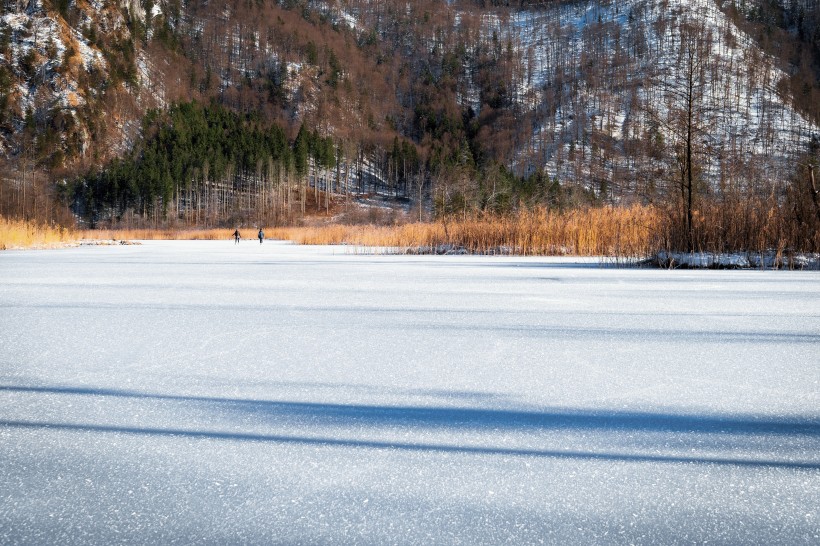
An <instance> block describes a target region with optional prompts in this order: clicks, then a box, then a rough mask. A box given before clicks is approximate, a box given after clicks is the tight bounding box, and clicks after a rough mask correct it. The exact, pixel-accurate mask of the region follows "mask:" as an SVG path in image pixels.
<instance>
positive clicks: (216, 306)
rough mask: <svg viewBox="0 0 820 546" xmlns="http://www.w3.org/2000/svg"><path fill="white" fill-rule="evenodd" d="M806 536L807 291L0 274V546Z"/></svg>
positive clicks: (515, 271) (291, 249) (22, 269)
mask: <svg viewBox="0 0 820 546" xmlns="http://www.w3.org/2000/svg"><path fill="white" fill-rule="evenodd" d="M706 541H708V542H711V543H718V544H720V543H723V544H736V543H759V544H777V543H788V544H817V543H818V542H820V273H817V272H772V271H769V272H761V271H661V270H637V269H614V268H604V267H600V266H599V264H598V263H597V262H596V261H592V262H587V263H573V261H572V260H556V259H537V258H533V259H529V258H510V257H504V258H501V257H465V256H452V257H451V256H447V257H436V256H413V257H408V256H366V255H355V254H352V253H350V252H349V250H348V249H345V248H343V247H337V248H327V247H319V248H316V247H313V248H311V247H297V246H292V245H287V244H282V243H273V242H266V243H265V244H263V245H261V246H260V245H259V244H258V243H255V242H250V241H247V242H243V243H242V244H240V245H238V246H234V245H233V242H146V243H144V244H143V245H140V246H112V247H82V248H77V249H66V250H55V251H27V252H11V251H10V252H2V253H0V543H2V544H44V543H51V544H72V543H74V544H76V543H89V542H91V543H99V544H112V543H163V544H172V543H252V544H280V543H281V544H297V543H298V544H468V545H471V544H501V543H513V544H537V543H542V542H543V543H548V544H564V543H568V542H570V543H596V544H601V543H638V544H655V543H659V542H663V543H692V542H706Z"/></svg>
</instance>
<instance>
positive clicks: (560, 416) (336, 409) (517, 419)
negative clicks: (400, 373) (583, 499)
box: [0, 385, 820, 437]
mask: <svg viewBox="0 0 820 546" xmlns="http://www.w3.org/2000/svg"><path fill="white" fill-rule="evenodd" d="M4 392H15V393H29V394H45V395H81V396H93V397H108V398H127V399H138V400H149V401H156V402H164V401H171V402H180V403H192V404H200V405H206V406H207V407H209V408H210V409H214V410H225V411H233V412H236V411H241V412H243V413H255V414H257V415H258V416H259V417H260V418H262V417H264V416H265V415H270V416H272V417H277V418H288V417H291V418H297V419H300V418H309V419H310V422H311V423H319V424H322V423H327V424H332V425H339V424H346V423H349V424H359V425H361V424H368V425H373V426H407V427H419V428H453V429H482V428H490V429H493V430H504V429H506V430H520V429H529V430H589V431H596V430H608V431H628V432H629V431H636V432H668V433H719V434H727V435H731V434H773V435H799V436H804V437H806V436H808V437H820V419H817V418H805V419H796V418H776V417H769V416H762V415H761V416H757V415H720V414H711V415H698V414H691V413H690V414H685V413H660V412H641V411H621V410H585V409H575V408H539V409H537V410H520V409H506V408H488V407H475V406H472V407H455V406H453V407H451V406H393V405H367V404H334V403H324V402H292V401H278V400H255V399H243V398H223V397H211V396H188V395H178V394H163V393H147V392H140V391H131V390H121V389H103V388H86V387H67V386H66V387H57V386H52V387H48V386H13V385H0V393H4Z"/></svg>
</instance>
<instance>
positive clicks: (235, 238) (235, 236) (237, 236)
mask: <svg viewBox="0 0 820 546" xmlns="http://www.w3.org/2000/svg"><path fill="white" fill-rule="evenodd" d="M240 237H242V236H241V235H240V234H239V229H235V230H234V231H233V241H234V243H233V244H235V245H238V244H239V239H240Z"/></svg>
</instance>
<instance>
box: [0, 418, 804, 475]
mask: <svg viewBox="0 0 820 546" xmlns="http://www.w3.org/2000/svg"><path fill="white" fill-rule="evenodd" d="M0 427H6V428H14V429H27V430H38V431H46V430H48V431H66V432H78V433H103V434H129V435H137V436H146V437H168V438H189V439H202V440H217V441H231V442H256V443H274V444H290V445H302V446H315V447H327V448H334V447H336V448H353V449H381V450H389V451H400V452H401V451H410V452H421V453H440V454H447V453H453V454H459V455H486V456H505V457H537V458H549V459H572V460H586V461H606V462H626V463H629V462H632V463H676V464H710V465H719V466H735V467H753V468H782V469H789V470H809V471H818V470H820V462H811V461H788V460H775V459H762V458H761V459H757V458H741V457H733V458H730V457H721V456H708V455H707V456H697V455H655V454H639V453H609V452H595V451H580V450H551V449H527V448H507V447H490V446H473V445H447V444H434V443H426V442H405V441H398V442H396V441H378V440H366V439H340V438H330V437H312V436H294V435H277V434H255V433H242V432H219V431H204V430H187V429H174V428H149V427H125V426H107V425H92V424H71V423H51V422H45V423H44V422H29V421H11V420H9V421H0Z"/></svg>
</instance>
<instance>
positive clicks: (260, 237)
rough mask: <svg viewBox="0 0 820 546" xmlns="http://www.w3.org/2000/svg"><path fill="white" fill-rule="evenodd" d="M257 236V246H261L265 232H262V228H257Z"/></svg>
mask: <svg viewBox="0 0 820 546" xmlns="http://www.w3.org/2000/svg"><path fill="white" fill-rule="evenodd" d="M258 235H259V244H260V245H261V244H262V241H264V240H265V232H264V231H262V228H259V233H258Z"/></svg>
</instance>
